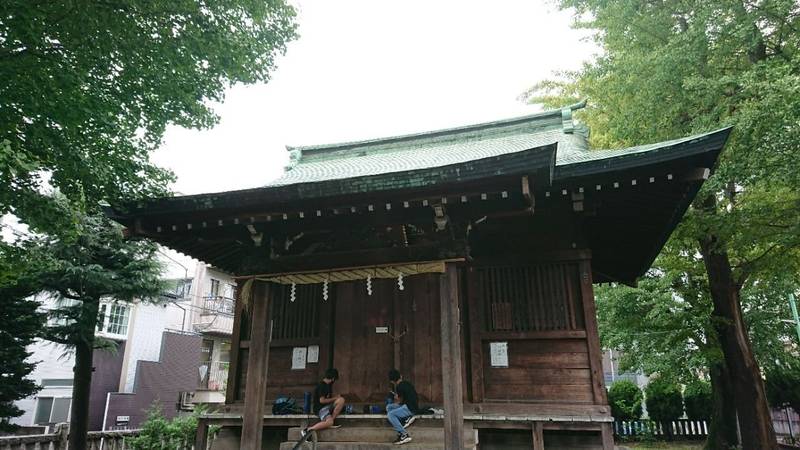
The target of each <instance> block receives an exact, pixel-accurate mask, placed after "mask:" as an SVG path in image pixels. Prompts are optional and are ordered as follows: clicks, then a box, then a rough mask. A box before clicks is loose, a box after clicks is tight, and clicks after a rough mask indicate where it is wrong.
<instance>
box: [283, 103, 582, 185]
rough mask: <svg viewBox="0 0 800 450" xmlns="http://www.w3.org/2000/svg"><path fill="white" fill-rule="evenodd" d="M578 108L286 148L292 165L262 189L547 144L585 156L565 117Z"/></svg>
mask: <svg viewBox="0 0 800 450" xmlns="http://www.w3.org/2000/svg"><path fill="white" fill-rule="evenodd" d="M580 107H583V104H577V105H573V106H569V107H566V108H564V109H563V110H556V111H548V112H545V113H540V114H534V115H529V116H523V117H516V118H512V119H506V120H501V121H495V122H489V123H482V124H477V125H470V126H465V127H459V128H450V129H446V130H439V131H431V132H426V133H419V134H413V135H406V136H397V137H390V138H383V139H374V140H369V141H360V142H348V143H343V144H333V145H316V146H306V147H289V148H288V149H289V151H290V152H291V154H292V163H291V164H290V166H289V167H287V170H286V172H285V173H284V174H283V176H282V177H280V178H278V179H277V180H275V181H273V182H271V183H269V185H268V186H281V185H290V184H297V183H313V182H319V181H327V180H335V179H346V178H354V177H362V176H369V175H380V174H387V173H395V172H406V171H410V170H419V169H430V168H435V167H442V166H448V165H452V164H459V163H465V162H469V161H475V160H480V159H484V158H491V157H497V156H503V155H509V154H513V153H518V152H522V151H525V150H531V149H535V148H541V147H544V146H549V145H553V144H557V145H558V149H559V153H563V152H570V153H572V152H585V151H586V149H587V148H588V144H587V138H588V133H587V132H586V129H585V128H584V127H580V126H578V127H575V126H574V125H573V124H572V118H571V112H572V110H573V109H577V108H580ZM564 111H566V112H568V113H565V112H564ZM565 115H566V116H568V119H564V116H565Z"/></svg>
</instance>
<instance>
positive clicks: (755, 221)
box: [531, 0, 800, 449]
mask: <svg viewBox="0 0 800 450" xmlns="http://www.w3.org/2000/svg"><path fill="white" fill-rule="evenodd" d="M559 4H560V6H561V7H563V8H575V11H576V17H577V18H578V22H577V24H578V26H581V27H587V28H591V29H595V30H597V31H598V32H597V33H596V34H595V39H596V40H597V42H598V44H599V45H600V46H601V47H602V49H603V54H602V55H600V56H599V57H598V58H596V59H595V60H594V61H591V62H589V63H588V64H586V65H585V66H584V67H583V68H582V69H581V70H579V71H577V72H574V73H567V74H563V75H564V76H563V77H562V78H560V79H557V80H553V81H549V82H545V83H541V84H539V85H538V86H536V87H535V88H534V90H533V91H532V93H531V94H532V96H531V99H532V100H533V101H543V102H544V103H546V104H549V105H553V104H554V103H559V104H563V102H564V101H568V100H569V101H571V100H574V99H575V98H576V97H588V98H590V99H591V102H592V105H593V106H592V107H591V108H589V109H587V110H586V111H585V112H584V115H583V118H584V120H586V121H587V122H588V123H589V124H590V125H591V126H592V128H593V131H594V132H595V133H596V134H595V135H594V138H593V139H594V141H595V144H597V145H600V146H611V147H613V146H618V145H628V144H631V143H642V142H649V141H655V140H664V139H671V138H675V137H678V136H683V135H686V134H690V133H693V132H699V131H707V130H709V129H712V128H717V127H722V126H728V125H733V126H734V132H733V134H732V137H731V139H730V141H729V142H728V145H727V150H726V151H725V153H724V154H723V155H722V159H721V162H720V165H719V167H718V169H717V171H716V174H715V175H714V177H712V179H710V180H709V181H708V182H707V183H706V185H705V186H704V188H703V190H702V191H701V192H700V194H699V195H698V198H697V201H696V202H695V204H694V205H693V206H694V207H693V209H692V210H691V211H690V213H689V214H688V216H687V218H686V220H685V221H684V223H683V224H682V228H684V231H685V232H686V233H687V235H688V236H690V239H687V240H686V241H685V242H686V246H685V247H684V248H683V249H682V252H683V254H684V255H695V254H700V255H701V256H702V263H703V266H704V269H705V275H704V276H705V278H706V281H707V283H708V289H709V292H710V298H711V300H712V304H713V308H712V311H711V315H712V317H713V318H714V321H713V325H714V329H715V332H716V334H717V339H718V340H719V344H720V348H721V350H722V355H723V357H724V359H723V361H724V363H725V369H726V370H727V374H728V376H727V381H728V382H729V383H730V386H731V389H732V390H733V394H734V395H733V396H732V398H733V399H734V403H735V406H736V411H737V413H738V418H739V421H740V423H741V427H740V429H741V435H742V445H743V446H744V448H746V449H773V448H776V445H777V444H776V441H775V435H774V432H773V429H772V423H771V417H770V414H769V409H768V406H767V401H766V396H765V392H764V383H763V380H762V376H761V372H760V369H759V366H758V363H757V362H756V359H755V357H754V355H753V350H752V345H751V343H750V339H749V337H748V330H747V328H746V325H745V321H744V318H743V314H742V307H741V303H740V297H741V289H742V286H744V285H745V283H746V282H747V281H748V279H750V278H751V277H754V276H755V277H757V276H758V274H759V273H764V272H768V271H769V270H770V268H771V267H774V266H775V265H776V264H777V262H776V261H781V260H783V259H784V258H785V252H787V251H791V249H794V248H796V247H797V245H798V236H800V233H798V231H799V230H798V227H800V190H798V187H800V173H798V171H797V170H795V167H796V161H797V159H798V156H800V151H799V150H800V140H798V139H797V136H798V135H800V122H798V121H797V119H796V118H797V117H798V114H800V95H798V94H800V52H798V50H800V32H798V30H800V5H798V3H797V2H796V1H794V0H738V1H727V0H710V1H705V0H704V1H700V0H688V1H685V0H680V1H674V0H660V1H642V0H629V1H620V2H608V1H605V0H561V1H560V2H559Z"/></svg>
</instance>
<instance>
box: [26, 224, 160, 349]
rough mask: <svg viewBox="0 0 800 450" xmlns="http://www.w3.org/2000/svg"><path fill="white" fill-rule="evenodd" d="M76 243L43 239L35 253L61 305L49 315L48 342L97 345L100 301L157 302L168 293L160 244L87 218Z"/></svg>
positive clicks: (43, 280)
mask: <svg viewBox="0 0 800 450" xmlns="http://www.w3.org/2000/svg"><path fill="white" fill-rule="evenodd" d="M78 230H79V233H78V235H77V238H76V239H75V240H74V241H64V240H59V239H52V238H48V237H42V238H40V239H39V240H38V241H37V243H36V245H37V246H38V247H37V248H36V250H34V251H33V252H32V253H34V254H35V255H36V256H37V257H39V258H40V261H42V264H43V266H44V267H43V268H42V270H40V271H39V273H38V274H37V280H38V281H39V283H40V284H41V288H42V290H43V291H45V292H48V293H50V294H52V295H54V296H55V297H56V299H58V300H59V301H60V302H61V307H60V308H56V309H54V310H51V311H50V316H51V319H53V320H51V325H50V326H48V327H47V329H46V331H45V333H44V337H45V338H46V339H48V340H51V341H54V342H57V343H60V344H64V345H67V346H74V345H79V344H83V343H97V344H101V343H98V342H96V340H95V336H94V330H95V327H96V325H97V313H94V314H86V311H87V310H95V311H96V310H97V309H98V306H99V304H100V300H101V299H105V298H110V299H114V300H116V301H127V302H130V301H133V300H140V299H141V300H150V301H157V300H158V298H159V296H160V294H161V293H162V292H163V289H164V283H163V282H162V281H161V279H160V275H161V265H160V263H159V262H158V260H157V258H156V249H157V247H156V246H155V244H153V243H151V242H148V241H141V240H130V239H126V238H125V237H124V236H123V233H122V227H121V226H120V225H118V224H116V223H115V222H113V221H111V220H110V219H108V218H105V217H102V216H84V217H82V220H81V222H80V223H79V228H78Z"/></svg>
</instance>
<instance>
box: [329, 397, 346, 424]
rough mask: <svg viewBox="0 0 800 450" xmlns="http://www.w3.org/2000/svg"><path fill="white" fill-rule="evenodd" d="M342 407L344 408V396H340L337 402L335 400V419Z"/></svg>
mask: <svg viewBox="0 0 800 450" xmlns="http://www.w3.org/2000/svg"><path fill="white" fill-rule="evenodd" d="M342 409H344V397H339V398H337V399H336V401H335V402H333V414H332V416H333V420H336V418H337V417H339V414H340V413H341V412H342Z"/></svg>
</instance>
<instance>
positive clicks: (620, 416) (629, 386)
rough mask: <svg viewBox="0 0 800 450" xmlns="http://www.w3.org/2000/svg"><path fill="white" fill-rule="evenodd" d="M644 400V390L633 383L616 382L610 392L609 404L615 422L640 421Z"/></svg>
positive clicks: (625, 381)
mask: <svg viewBox="0 0 800 450" xmlns="http://www.w3.org/2000/svg"><path fill="white" fill-rule="evenodd" d="M643 399H644V397H643V395H642V390H641V389H639V386H637V385H636V383H634V382H632V381H628V380H620V381H616V382H614V384H612V385H611V387H610V388H609V390H608V404H609V405H611V415H612V416H613V417H614V419H615V420H638V419H640V418H641V417H642V400H643Z"/></svg>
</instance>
